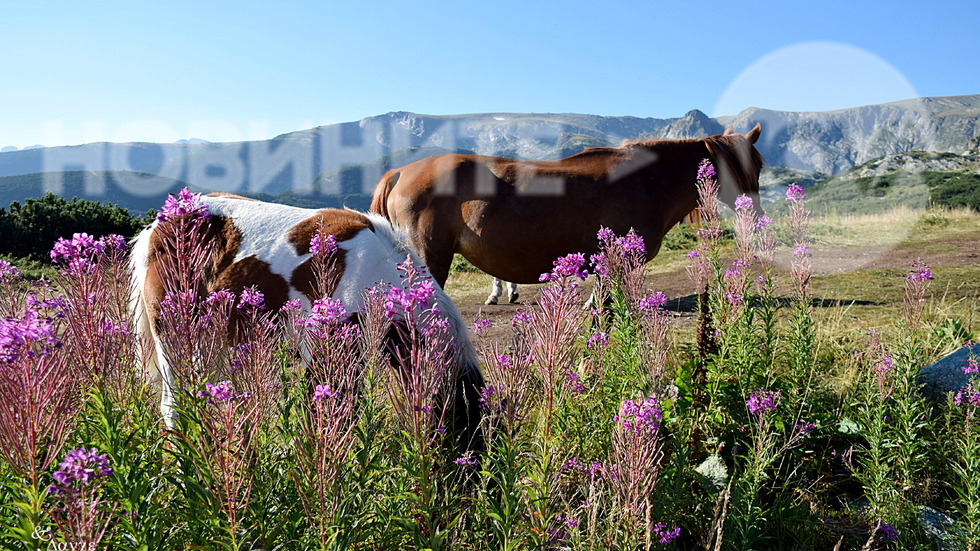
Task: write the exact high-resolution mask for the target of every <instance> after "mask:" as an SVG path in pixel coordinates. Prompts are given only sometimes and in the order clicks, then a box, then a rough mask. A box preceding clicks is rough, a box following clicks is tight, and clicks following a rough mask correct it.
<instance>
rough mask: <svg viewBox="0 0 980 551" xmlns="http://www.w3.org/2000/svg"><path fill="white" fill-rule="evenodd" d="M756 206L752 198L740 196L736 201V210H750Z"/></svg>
mask: <svg viewBox="0 0 980 551" xmlns="http://www.w3.org/2000/svg"><path fill="white" fill-rule="evenodd" d="M754 205H755V203H753V201H752V198H751V197H749V196H748V195H739V196H738V197H737V198H736V199H735V210H748V209H751V208H752V207H753V206H754Z"/></svg>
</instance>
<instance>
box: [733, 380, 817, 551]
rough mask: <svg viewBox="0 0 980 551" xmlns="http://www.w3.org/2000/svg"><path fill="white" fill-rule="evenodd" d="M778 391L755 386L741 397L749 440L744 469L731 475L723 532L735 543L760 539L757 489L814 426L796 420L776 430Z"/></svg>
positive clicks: (761, 526) (761, 527)
mask: <svg viewBox="0 0 980 551" xmlns="http://www.w3.org/2000/svg"><path fill="white" fill-rule="evenodd" d="M782 399H783V398H782V393H780V392H779V391H774V390H768V389H761V388H760V389H756V390H753V391H752V392H750V393H749V394H748V397H747V398H746V400H745V403H744V407H745V413H746V414H747V416H748V419H749V426H750V429H749V441H748V444H747V446H746V449H745V457H744V461H745V462H744V471H742V472H736V473H734V475H733V484H732V486H731V514H729V515H728V516H727V520H728V522H727V523H726V524H728V527H727V529H726V530H725V533H728V534H731V535H733V536H734V537H735V541H736V542H739V545H752V546H759V545H760V544H761V543H762V542H763V541H764V539H763V538H764V533H765V530H764V525H765V522H766V516H767V515H766V511H765V509H764V504H763V498H762V495H761V490H762V488H763V484H765V482H766V481H767V480H768V479H769V478H770V469H771V468H772V467H773V465H775V464H776V462H777V461H779V460H780V459H781V458H782V457H783V456H784V455H785V454H786V452H787V451H789V450H790V449H792V448H794V447H796V446H799V445H800V444H801V443H802V442H803V440H804V439H806V437H807V436H808V435H809V434H810V433H811V432H812V431H813V430H814V429H815V428H816V424H815V423H810V422H807V421H806V420H803V419H800V420H798V421H797V422H796V423H795V424H794V425H793V426H792V428H791V429H789V430H787V431H784V430H779V429H778V427H779V426H780V425H781V423H780V422H779V420H778V418H779V417H780V416H779V414H778V413H777V412H776V410H777V409H785V406H784V407H783V408H780V407H779V406H780V403H781V402H782Z"/></svg>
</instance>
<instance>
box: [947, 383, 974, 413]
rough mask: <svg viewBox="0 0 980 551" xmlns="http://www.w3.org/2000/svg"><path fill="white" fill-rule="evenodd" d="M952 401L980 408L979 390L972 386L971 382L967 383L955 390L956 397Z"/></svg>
mask: <svg viewBox="0 0 980 551" xmlns="http://www.w3.org/2000/svg"><path fill="white" fill-rule="evenodd" d="M953 401H954V402H955V403H956V405H958V406H963V405H969V406H973V407H975V408H980V390H978V389H976V388H973V385H972V384H971V385H967V387H966V388H964V389H961V390H959V391H957V392H956V397H955V398H954V399H953Z"/></svg>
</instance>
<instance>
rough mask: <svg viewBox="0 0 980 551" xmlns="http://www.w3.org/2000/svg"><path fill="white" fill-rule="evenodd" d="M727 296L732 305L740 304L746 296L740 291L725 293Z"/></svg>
mask: <svg viewBox="0 0 980 551" xmlns="http://www.w3.org/2000/svg"><path fill="white" fill-rule="evenodd" d="M725 298H726V299H727V300H728V303H729V304H731V305H732V306H740V305H741V304H742V302H744V301H745V296H744V295H742V294H739V293H725Z"/></svg>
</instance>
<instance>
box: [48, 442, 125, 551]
mask: <svg viewBox="0 0 980 551" xmlns="http://www.w3.org/2000/svg"><path fill="white" fill-rule="evenodd" d="M112 475H113V470H112V467H110V466H109V457H108V456H107V455H106V454H99V453H98V450H97V449H95V448H92V449H91V450H86V449H85V448H79V449H76V450H71V451H70V452H68V456H67V457H65V459H64V461H62V462H61V465H60V467H59V469H58V470H56V471H55V472H54V475H53V477H54V480H55V483H54V484H53V485H52V486H51V487H50V488H48V493H50V494H51V495H53V496H54V497H55V501H56V502H57V506H55V507H54V508H53V509H52V510H51V518H52V519H54V522H55V524H56V525H57V526H58V530H59V531H60V532H61V534H62V536H63V537H64V538H65V541H66V542H71V543H72V544H73V545H78V546H80V547H78V548H80V549H93V550H94V549H98V548H99V547H100V545H101V544H102V542H103V540H106V539H107V538H106V536H107V535H109V534H110V533H111V530H110V529H111V528H112V526H113V524H114V522H113V521H114V520H115V519H114V516H115V515H114V513H115V511H116V508H117V505H118V504H110V503H109V502H107V501H106V500H105V499H104V496H103V493H104V492H103V488H104V485H105V478H106V477H111V476H112Z"/></svg>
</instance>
